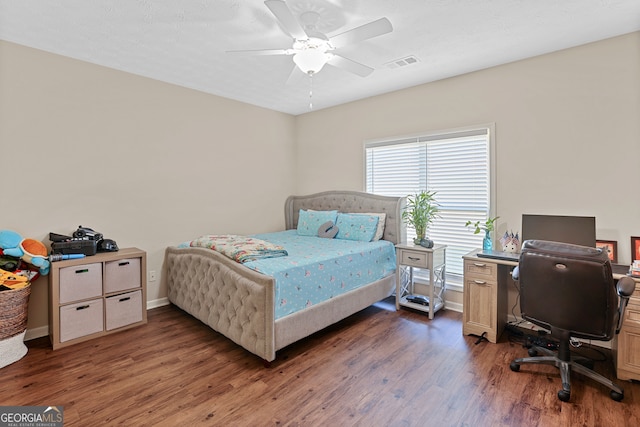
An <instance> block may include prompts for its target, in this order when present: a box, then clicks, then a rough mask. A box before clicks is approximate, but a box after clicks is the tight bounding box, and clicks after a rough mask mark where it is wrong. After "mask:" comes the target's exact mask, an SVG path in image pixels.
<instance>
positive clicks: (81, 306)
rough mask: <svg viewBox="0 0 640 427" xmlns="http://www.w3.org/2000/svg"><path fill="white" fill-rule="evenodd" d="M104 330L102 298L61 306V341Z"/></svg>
mask: <svg viewBox="0 0 640 427" xmlns="http://www.w3.org/2000/svg"><path fill="white" fill-rule="evenodd" d="M103 330H104V309H103V304H102V298H100V299H96V300H91V301H83V302H79V303H76V304H69V305H65V306H62V307H60V342H64V341H69V340H72V339H74V338H80V337H84V336H86V335H91V334H94V333H96V332H102V331H103Z"/></svg>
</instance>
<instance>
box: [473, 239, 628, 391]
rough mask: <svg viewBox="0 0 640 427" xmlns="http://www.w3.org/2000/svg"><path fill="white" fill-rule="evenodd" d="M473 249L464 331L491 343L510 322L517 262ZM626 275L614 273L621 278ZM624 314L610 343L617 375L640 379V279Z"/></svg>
mask: <svg viewBox="0 0 640 427" xmlns="http://www.w3.org/2000/svg"><path fill="white" fill-rule="evenodd" d="M478 252H479V250H474V251H472V252H470V253H468V254H467V255H465V256H463V257H462V258H463V260H464V279H463V282H464V296H463V308H462V310H463V315H462V321H463V324H462V333H463V334H464V335H477V336H483V337H485V338H486V339H487V340H489V341H490V342H492V343H495V342H497V341H498V339H499V338H500V335H501V334H502V331H503V330H504V326H505V324H506V323H507V311H508V307H507V291H508V284H509V281H510V280H512V279H511V272H512V270H513V268H514V267H516V266H517V265H518V263H517V262H513V261H505V260H499V259H491V258H480V257H478V256H477V255H476V254H477V253H478ZM623 276H624V275H623V274H619V273H614V274H613V278H614V279H619V278H621V277H623ZM634 280H635V282H636V289H635V292H634V293H633V295H632V296H631V298H629V305H627V309H626V311H625V315H624V321H623V324H622V329H621V330H620V334H618V335H617V336H616V337H615V338H614V339H613V341H612V342H611V348H612V350H613V354H614V358H613V360H614V364H615V366H616V374H617V376H618V378H619V379H622V380H631V379H635V380H640V279H638V278H635V277H634Z"/></svg>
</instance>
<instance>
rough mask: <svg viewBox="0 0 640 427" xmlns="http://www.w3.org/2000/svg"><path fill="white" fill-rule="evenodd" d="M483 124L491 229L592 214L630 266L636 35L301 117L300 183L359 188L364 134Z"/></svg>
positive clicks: (636, 227) (638, 73)
mask: <svg viewBox="0 0 640 427" xmlns="http://www.w3.org/2000/svg"><path fill="white" fill-rule="evenodd" d="M398 78H399V79H401V78H402V70H398ZM485 123H495V129H496V147H497V214H498V215H499V216H500V220H499V222H498V235H501V234H502V233H504V232H505V230H507V229H513V230H519V229H520V217H521V215H522V213H539V214H560V215H595V216H596V217H597V220H596V222H597V238H599V239H606V240H617V241H618V249H619V252H620V254H619V259H620V262H622V263H629V262H630V257H631V255H630V252H631V249H630V236H640V220H639V218H640V203H639V202H638V189H637V186H638V183H639V181H638V176H639V174H638V170H639V169H638V168H639V166H638V160H639V159H640V32H637V33H632V34H628V35H625V36H621V37H617V38H613V39H609V40H605V41H601V42H597V43H593V44H589V45H585V46H581V47H577V48H573V49H568V50H564V51H561V52H556V53H552V54H548V55H543V56H539V57H535V58H531V59H527V60H523V61H519V62H515V63H511V64H507V65H503V66H499V67H494V68H490V69H486V70H483V71H479V72H475V73H470V74H466V75H462V76H459V77H455V78H450V79H446V80H442V81H438V82H434V83H430V84H425V85H421V86H417V87H413V88H410V89H406V90H401V91H397V92H394V93H390V94H386V95H381V96H376V97H373V98H369V99H365V100H362V101H358V102H353V103H350V104H345V105H342V106H338V107H334V108H330V109H326V110H322V111H317V112H312V113H308V114H305V115H302V116H298V118H297V127H296V142H297V150H298V153H297V161H296V165H297V173H296V178H297V181H298V187H297V189H298V191H299V192H300V193H308V192H314V191H317V190H322V189H326V188H341V189H355V190H360V189H363V188H364V184H363V177H364V169H363V142H364V141H366V140H370V139H380V138H387V137H393V136H401V135H409V134H415V133H418V132H425V131H433V130H443V129H450V128H458V127H464V126H469V125H474V124H485ZM453 297H454V298H457V299H458V302H461V298H460V296H459V295H454V296H453ZM514 299H515V297H514V295H512V296H511V300H512V302H513V301H514Z"/></svg>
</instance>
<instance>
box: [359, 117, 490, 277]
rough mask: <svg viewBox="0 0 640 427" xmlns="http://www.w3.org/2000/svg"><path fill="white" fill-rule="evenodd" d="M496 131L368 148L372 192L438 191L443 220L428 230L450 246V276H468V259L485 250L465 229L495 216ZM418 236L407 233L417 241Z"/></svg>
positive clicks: (372, 144)
mask: <svg viewBox="0 0 640 427" xmlns="http://www.w3.org/2000/svg"><path fill="white" fill-rule="evenodd" d="M491 145H492V144H491V127H482V128H478V129H466V130H461V131H453V132H440V133H436V134H429V135H423V136H416V137H412V138H402V139H398V140H387V141H375V142H367V143H365V160H366V161H365V173H366V177H365V179H366V190H367V191H368V192H370V193H375V194H381V195H387V196H407V195H411V194H415V193H417V192H420V191H422V190H429V191H435V192H436V200H437V202H438V203H439V205H440V216H441V217H440V218H438V219H436V220H435V222H434V223H433V224H432V225H431V227H430V228H429V230H428V231H427V236H428V237H429V238H430V239H432V240H434V241H435V242H436V243H440V244H445V245H447V274H448V275H459V276H462V256H463V255H464V254H466V253H468V252H469V251H471V250H472V249H474V248H478V247H482V238H483V236H482V235H474V234H473V232H472V231H471V230H470V229H469V228H467V227H465V225H464V224H465V222H466V221H467V220H471V221H474V222H475V221H477V220H480V221H484V220H486V219H487V218H488V217H489V215H490V214H491V211H492V209H491V207H492V201H491V187H492V179H491V152H492V150H491ZM414 236H415V231H414V230H412V229H411V228H409V229H407V238H408V239H410V240H412V239H413V237H414Z"/></svg>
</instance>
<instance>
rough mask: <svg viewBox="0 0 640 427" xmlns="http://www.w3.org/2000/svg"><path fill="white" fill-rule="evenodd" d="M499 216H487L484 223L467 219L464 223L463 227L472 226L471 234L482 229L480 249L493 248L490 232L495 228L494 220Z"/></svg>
mask: <svg viewBox="0 0 640 427" xmlns="http://www.w3.org/2000/svg"><path fill="white" fill-rule="evenodd" d="M498 218H500V217H499V216H497V217H495V218H491V217H489V218H487V220H486V221H485V222H484V223H481V222H480V221H476V222H471V221H467V222H466V223H465V227H472V228H474V230H473V234H478V233H480V231H484V239H482V249H484V250H491V249H493V241H492V240H491V232H492V231H493V230H494V229H495V222H496V220H497V219H498Z"/></svg>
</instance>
